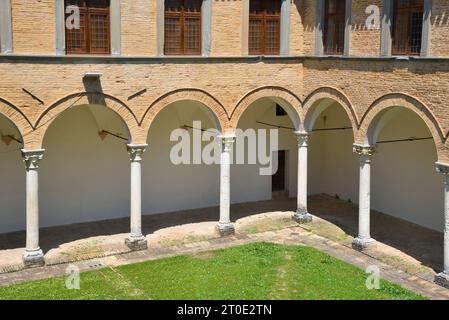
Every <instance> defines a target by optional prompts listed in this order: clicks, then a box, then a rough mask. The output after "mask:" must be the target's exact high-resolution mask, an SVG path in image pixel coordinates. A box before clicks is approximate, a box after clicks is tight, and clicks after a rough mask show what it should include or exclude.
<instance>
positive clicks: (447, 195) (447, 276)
mask: <svg viewBox="0 0 449 320" xmlns="http://www.w3.org/2000/svg"><path fill="white" fill-rule="evenodd" d="M437 171H438V172H439V173H441V174H442V175H443V179H444V271H443V272H441V273H439V274H438V275H436V277H435V282H436V283H437V284H439V285H440V286H443V287H446V288H448V289H449V164H443V163H437Z"/></svg>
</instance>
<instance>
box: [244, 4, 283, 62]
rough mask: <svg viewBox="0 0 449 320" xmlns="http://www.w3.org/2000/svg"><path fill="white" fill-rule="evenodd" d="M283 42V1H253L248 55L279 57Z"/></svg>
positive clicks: (250, 15)
mask: <svg viewBox="0 0 449 320" xmlns="http://www.w3.org/2000/svg"><path fill="white" fill-rule="evenodd" d="M280 42H281V0H251V1H250V14H249V39H248V53H249V54H250V55H279V53H280Z"/></svg>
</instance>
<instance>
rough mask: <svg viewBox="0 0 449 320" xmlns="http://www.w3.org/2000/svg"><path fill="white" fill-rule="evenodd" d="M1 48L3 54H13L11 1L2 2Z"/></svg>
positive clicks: (0, 21)
mask: <svg viewBox="0 0 449 320" xmlns="http://www.w3.org/2000/svg"><path fill="white" fill-rule="evenodd" d="M0 47H1V53H2V54H8V53H12V52H13V44H12V13H11V0H0Z"/></svg>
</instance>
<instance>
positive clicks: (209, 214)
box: [0, 195, 443, 272]
mask: <svg viewBox="0 0 449 320" xmlns="http://www.w3.org/2000/svg"><path fill="white" fill-rule="evenodd" d="M295 208H296V200H295V199H275V200H272V201H261V202H254V203H243V204H235V205H232V207H231V212H232V214H231V215H232V219H233V221H236V220H239V219H242V218H244V217H248V216H252V215H256V214H261V213H266V212H275V211H294V210H295ZM309 210H310V212H311V213H312V214H313V215H315V216H317V217H319V218H321V219H324V220H326V221H329V222H331V223H333V224H335V225H336V226H337V227H339V228H340V229H342V230H343V231H344V232H345V233H346V234H348V235H351V236H356V235H357V228H358V208H357V206H356V205H354V204H351V203H347V202H344V201H341V200H337V199H334V198H332V197H329V196H326V195H315V196H311V197H310V198H309ZM218 217H219V209H218V207H216V208H205V209H196V210H187V211H180V212H173V213H164V214H155V215H146V216H143V220H142V229H143V233H144V234H146V235H149V234H152V233H154V232H155V231H157V230H160V229H164V228H170V227H174V226H178V225H183V224H191V223H199V222H206V221H217V220H218ZM371 230H372V232H371V233H372V236H373V238H375V239H376V240H378V241H380V242H382V243H384V244H386V245H388V246H391V247H394V248H396V249H398V250H400V251H402V252H403V253H405V254H406V255H409V256H411V257H413V258H414V259H416V260H418V261H420V262H421V263H422V264H423V265H424V266H427V267H429V268H431V269H433V270H434V271H436V272H437V271H439V270H440V269H441V267H442V263H443V234H442V233H440V232H437V231H434V230H430V229H427V228H424V227H421V226H418V225H416V224H413V223H410V222H406V221H404V220H400V219H397V218H394V217H391V216H388V215H385V214H382V213H379V212H375V211H373V212H372V215H371ZM128 232H129V219H128V218H125V219H115V220H106V221H99V222H92V223H81V224H73V225H68V226H60V227H51V228H43V229H41V230H40V244H41V247H42V249H43V250H44V252H48V251H49V250H51V249H55V248H58V247H59V246H60V245H62V244H66V243H70V242H73V241H77V240H81V239H85V238H92V237H98V236H109V235H117V234H126V233H128ZM24 244H25V232H24V231H21V232H15V233H9V234H0V250H12V249H17V248H23V247H24Z"/></svg>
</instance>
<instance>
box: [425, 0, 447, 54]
mask: <svg viewBox="0 0 449 320" xmlns="http://www.w3.org/2000/svg"><path fill="white" fill-rule="evenodd" d="M431 21H432V27H431V37H430V40H431V45H430V53H431V55H433V56H449V42H448V41H447V40H448V37H449V2H448V1H447V0H433V7H432V19H431Z"/></svg>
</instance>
